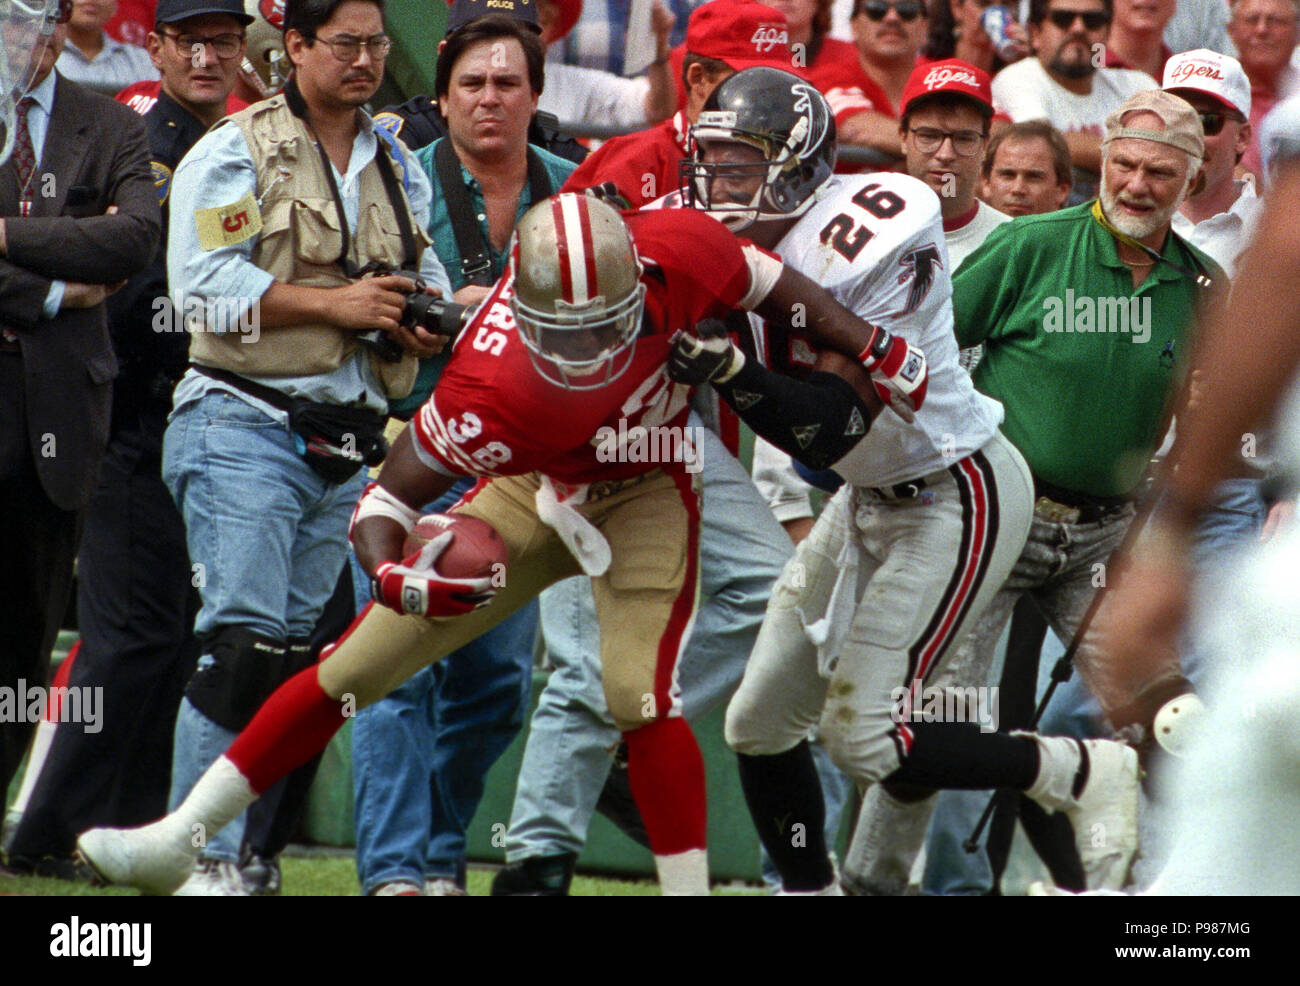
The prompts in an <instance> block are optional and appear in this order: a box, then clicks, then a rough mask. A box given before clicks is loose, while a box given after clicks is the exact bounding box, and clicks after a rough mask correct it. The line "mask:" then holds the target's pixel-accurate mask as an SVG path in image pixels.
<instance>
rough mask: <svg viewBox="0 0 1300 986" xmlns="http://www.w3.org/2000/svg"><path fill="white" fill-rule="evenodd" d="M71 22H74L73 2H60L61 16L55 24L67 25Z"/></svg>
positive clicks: (69, 0) (56, 19) (64, 0)
mask: <svg viewBox="0 0 1300 986" xmlns="http://www.w3.org/2000/svg"><path fill="white" fill-rule="evenodd" d="M70 20H72V0H59V16H58V17H56V18H55V19H54V23H56V24H66V23H68V21H70ZM46 23H49V22H48V21H47V22H46Z"/></svg>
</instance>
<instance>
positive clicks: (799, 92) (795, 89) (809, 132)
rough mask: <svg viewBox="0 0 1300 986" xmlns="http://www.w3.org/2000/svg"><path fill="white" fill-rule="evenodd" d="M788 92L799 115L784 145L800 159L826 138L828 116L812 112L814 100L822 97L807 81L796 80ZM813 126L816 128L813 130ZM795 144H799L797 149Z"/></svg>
mask: <svg viewBox="0 0 1300 986" xmlns="http://www.w3.org/2000/svg"><path fill="white" fill-rule="evenodd" d="M790 94H791V95H792V96H794V105H793V109H794V111H795V112H796V113H799V114H801V115H800V117H799V122H798V123H796V124H795V125H794V127H792V128H791V130H790V139H789V140H788V141H787V142H786V146H787V147H789V148H790V150H791V152H792V153H793V155H794V157H795V158H797V159H798V160H800V161H802V160H803V159H804V158H806V157H808V156H809V155H810V154H811V153H812V150H813V148H815V147H817V146H819V145H820V144H821V142H822V141H823V140H825V139H826V129H827V127H828V126H829V119H830V118H829V117H827V116H826V115H825V114H814V113H813V105H814V101H815V100H819V99H821V98H822V97H821V94H820V93H819V92H818V91H817V90H816V89H814V88H813V87H812V86H810V85H808V83H806V82H796V83H795V84H794V85H792V86H791V87H790ZM819 117H820V119H819ZM814 127H816V128H817V129H816V130H814V129H813V128H814ZM796 144H798V145H799V146H798V148H797V149H796V147H795V145H796Z"/></svg>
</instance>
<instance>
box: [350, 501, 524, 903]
mask: <svg viewBox="0 0 1300 986" xmlns="http://www.w3.org/2000/svg"><path fill="white" fill-rule="evenodd" d="M471 485H472V481H470V480H462V481H460V482H458V483H457V484H456V485H455V486H453V487H452V488H451V489H450V490H448V491H447V493H445V494H444V495H443V496H442V497H441V498H440V499H438V500H437V501H436V502H434V503H433V504H431V505H430V506H429V507H428V508H427V510H426V513H436V512H440V511H443V510H446V509H447V508H448V507H450V506H451V505H452V504H454V503H455V502H456V501H457V500H459V499H460V497H461V495H462V494H463V493H464V492H465V490H467V489H469V487H470V486H471ZM358 571H359V566H358ZM366 581H367V580H366V578H365V576H364V574H362V575H361V577H360V578H358V579H356V580H355V584H356V585H358V586H364V585H365V584H366ZM364 602H365V600H364V598H362V599H361V600H360V602H359V605H364ZM536 633H537V603H536V602H533V603H529V604H528V605H527V606H525V607H524V608H523V609H521V610H519V611H518V612H517V613H515V614H514V615H512V616H510V617H508V618H507V619H506V620H505V621H504V622H502V623H501V624H499V625H498V626H496V627H493V628H492V629H491V630H489V631H488V632H487V633H485V634H483V636H481V637H479V638H478V639H477V640H475V641H474V642H473V643H471V644H468V645H467V646H465V647H462V648H461V649H460V650H458V651H456V652H455V653H453V654H451V655H450V656H449V657H447V658H446V659H445V660H442V661H439V662H437V663H436V664H433V665H430V666H429V667H427V668H425V669H423V670H422V671H420V672H418V673H417V674H415V675H414V676H413V677H411V678H410V679H409V680H407V681H406V682H405V683H404V684H402V685H401V686H400V687H399V688H397V689H396V690H395V691H393V692H391V693H389V694H388V695H387V696H386V697H384V698H383V699H381V700H380V701H378V702H376V703H375V704H373V705H370V706H367V707H366V708H365V709H362V710H361V712H359V713H358V714H357V716H356V721H355V722H354V723H353V727H352V766H353V773H352V780H353V792H354V795H355V808H356V833H357V875H358V878H359V879H360V881H361V889H362V892H363V893H367V894H368V893H370V892H371V891H373V890H375V889H376V888H378V887H379V886H380V885H381V884H384V883H390V882H393V881H395V880H405V881H408V882H411V883H415V884H417V885H418V884H422V883H423V882H424V881H425V879H427V878H440V877H447V878H450V879H454V878H456V876H457V874H458V871H459V870H460V868H461V867H463V858H464V855H465V831H466V829H467V828H468V826H469V823H470V820H471V819H472V818H473V817H474V812H475V811H476V810H477V808H478V803H479V801H480V799H481V798H482V796H483V781H484V778H485V777H486V776H487V772H488V770H489V769H490V768H491V767H492V765H493V764H494V763H495V762H496V760H497V758H498V757H500V756H501V754H502V753H504V752H505V750H506V747H508V746H509V745H510V742H511V741H512V740H513V739H514V737H515V734H516V733H518V732H519V729H520V728H521V727H522V726H523V722H524V712H525V710H526V709H527V708H528V698H529V692H530V690H531V687H532V665H533V640H534V637H535V636H536Z"/></svg>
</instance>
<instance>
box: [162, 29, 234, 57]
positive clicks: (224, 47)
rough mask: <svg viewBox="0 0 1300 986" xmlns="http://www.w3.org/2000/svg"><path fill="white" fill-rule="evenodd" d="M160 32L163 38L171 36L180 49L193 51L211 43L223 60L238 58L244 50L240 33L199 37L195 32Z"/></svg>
mask: <svg viewBox="0 0 1300 986" xmlns="http://www.w3.org/2000/svg"><path fill="white" fill-rule="evenodd" d="M162 34H163V37H164V38H171V39H172V41H173V42H174V43H175V44H176V47H177V48H178V49H180V50H181V51H186V52H194V51H198V50H200V49H201V48H203V47H204V46H206V45H212V50H213V51H215V52H216V53H217V57H218V58H220V59H222V60H223V61H229V60H230V59H232V58H238V57H239V54H240V52H242V51H243V50H244V36H243V35H242V34H218V35H217V36H216V37H214V38H201V37H199V36H198V35H197V34H172V33H170V32H168V31H163V32H162Z"/></svg>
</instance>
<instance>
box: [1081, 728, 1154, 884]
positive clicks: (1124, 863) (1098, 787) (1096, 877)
mask: <svg viewBox="0 0 1300 986" xmlns="http://www.w3.org/2000/svg"><path fill="white" fill-rule="evenodd" d="M1083 744H1084V747H1085V748H1086V749H1087V751H1088V761H1089V769H1088V780H1087V782H1086V783H1085V784H1084V786H1083V791H1082V792H1080V794H1079V796H1078V798H1077V799H1076V800H1075V803H1074V804H1073V805H1072V806H1069V807H1067V808H1066V809H1065V814H1066V815H1067V816H1068V817H1069V819H1070V824H1071V825H1073V826H1074V842H1075V845H1076V846H1078V848H1079V859H1080V860H1081V861H1082V862H1083V873H1084V876H1085V877H1086V878H1087V881H1088V882H1087V886H1088V889H1089V890H1120V889H1122V888H1123V886H1124V882H1125V881H1126V880H1127V879H1128V870H1129V866H1130V864H1131V863H1132V862H1133V856H1134V854H1135V853H1136V852H1137V846H1138V829H1137V819H1138V755H1137V751H1136V750H1135V749H1133V748H1132V747H1131V746H1128V745H1127V744H1124V743H1116V742H1114V741H1112V740H1084V741H1083Z"/></svg>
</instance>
